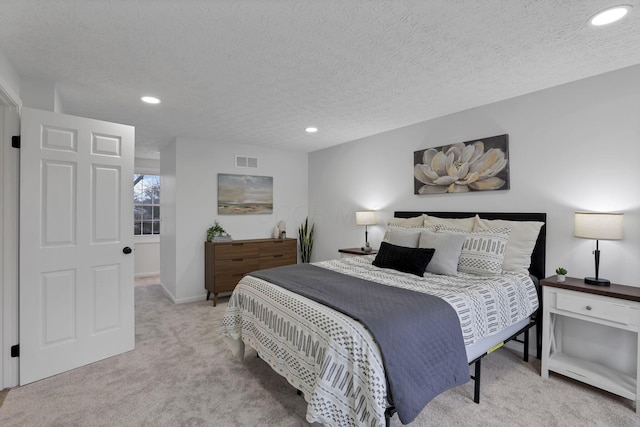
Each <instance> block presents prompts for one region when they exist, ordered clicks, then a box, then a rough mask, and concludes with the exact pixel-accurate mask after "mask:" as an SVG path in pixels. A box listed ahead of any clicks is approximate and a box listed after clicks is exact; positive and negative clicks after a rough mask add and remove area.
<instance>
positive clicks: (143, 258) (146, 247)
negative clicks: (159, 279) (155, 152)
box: [134, 158, 162, 277]
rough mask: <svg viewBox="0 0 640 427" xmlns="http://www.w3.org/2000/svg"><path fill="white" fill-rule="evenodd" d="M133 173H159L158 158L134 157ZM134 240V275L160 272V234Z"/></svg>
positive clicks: (137, 237)
mask: <svg viewBox="0 0 640 427" xmlns="http://www.w3.org/2000/svg"><path fill="white" fill-rule="evenodd" d="M134 173H143V174H149V175H160V160H157V159H141V158H136V159H135V166H134ZM160 192H161V193H162V187H161V188H160ZM160 199H162V194H161V195H160ZM161 212H162V211H161ZM134 241H135V244H134V246H135V252H134V253H135V270H134V271H135V275H136V277H142V276H151V275H155V274H160V236H159V235H155V236H135V238H134Z"/></svg>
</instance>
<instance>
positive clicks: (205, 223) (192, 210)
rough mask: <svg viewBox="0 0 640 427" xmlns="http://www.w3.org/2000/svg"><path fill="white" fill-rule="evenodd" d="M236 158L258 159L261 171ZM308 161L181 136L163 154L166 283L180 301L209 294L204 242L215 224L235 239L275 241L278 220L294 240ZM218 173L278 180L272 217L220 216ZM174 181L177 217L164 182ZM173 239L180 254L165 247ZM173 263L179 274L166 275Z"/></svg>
mask: <svg viewBox="0 0 640 427" xmlns="http://www.w3.org/2000/svg"><path fill="white" fill-rule="evenodd" d="M235 155H245V156H251V157H257V158H258V168H257V169H250V168H236V167H235ZM307 157H308V155H307V153H302V152H295V151H283V150H278V149H272V148H265V147H257V146H252V145H238V144H235V145H231V144H225V143H218V142H213V141H197V140H187V139H182V138H179V139H178V140H177V141H176V142H175V143H173V144H171V145H170V146H169V147H167V148H166V149H165V150H163V151H162V152H161V154H160V159H161V176H162V180H161V186H162V189H163V190H162V196H161V202H162V205H161V212H162V216H163V218H162V228H161V239H162V243H161V268H162V273H161V281H162V283H163V285H164V286H165V288H166V289H167V291H168V293H170V294H172V297H173V298H174V300H175V301H176V302H187V301H193V300H198V299H200V298H204V297H205V296H206V292H205V290H204V243H203V242H204V241H205V238H206V230H207V228H209V227H210V226H211V225H212V224H213V221H214V220H216V219H217V220H218V221H220V223H221V224H222V226H223V227H224V228H225V229H226V230H227V231H228V232H229V233H230V234H231V235H232V237H233V238H234V239H236V240H238V239H255V238H267V237H271V231H272V229H273V227H274V226H275V225H276V224H277V223H278V221H279V220H284V221H285V222H286V224H287V232H288V235H289V236H290V237H295V236H296V234H297V228H298V226H299V224H300V223H301V222H302V221H303V220H304V218H305V217H306V216H307V212H308V208H307V188H308V186H307V182H308V181H307V174H308V161H307ZM173 165H175V166H173ZM219 173H232V174H239V175H260V176H271V177H273V205H274V212H273V214H269V215H218V213H217V186H218V174H219ZM171 180H174V181H175V197H176V199H175V217H174V216H173V212H171V208H170V206H171V204H172V203H173V201H172V200H165V196H164V195H165V194H166V192H167V191H170V190H169V189H168V188H167V187H166V185H168V184H165V182H166V181H171ZM165 202H166V203H167V204H168V206H167V207H166V208H165ZM174 241H175V251H174V249H173V248H165V244H167V245H173V244H174ZM165 249H166V250H165ZM165 262H166V263H168V264H165ZM172 262H175V272H173V271H171V272H169V271H167V270H168V269H169V267H168V265H169V264H170V263H172Z"/></svg>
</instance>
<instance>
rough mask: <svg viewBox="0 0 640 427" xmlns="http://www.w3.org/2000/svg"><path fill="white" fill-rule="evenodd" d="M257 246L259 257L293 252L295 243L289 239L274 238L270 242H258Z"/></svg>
mask: <svg viewBox="0 0 640 427" xmlns="http://www.w3.org/2000/svg"><path fill="white" fill-rule="evenodd" d="M257 246H258V250H259V254H260V257H268V256H273V255H285V254H290V253H292V252H295V250H296V243H295V241H291V240H274V241H272V242H264V243H259V244H258V245H257ZM296 254H297V252H296Z"/></svg>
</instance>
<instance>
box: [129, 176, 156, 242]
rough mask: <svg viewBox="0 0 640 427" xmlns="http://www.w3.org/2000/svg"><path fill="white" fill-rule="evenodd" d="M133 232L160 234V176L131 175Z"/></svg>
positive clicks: (144, 234)
mask: <svg viewBox="0 0 640 427" xmlns="http://www.w3.org/2000/svg"><path fill="white" fill-rule="evenodd" d="M133 234H134V235H136V236H146V235H154V234H160V177H159V176H158V175H144V174H134V175H133Z"/></svg>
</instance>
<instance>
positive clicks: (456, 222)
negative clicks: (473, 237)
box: [424, 215, 475, 231]
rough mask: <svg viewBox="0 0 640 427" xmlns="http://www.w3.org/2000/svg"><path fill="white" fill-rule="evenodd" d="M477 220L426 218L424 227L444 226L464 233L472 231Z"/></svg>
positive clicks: (427, 216) (472, 218)
mask: <svg viewBox="0 0 640 427" xmlns="http://www.w3.org/2000/svg"><path fill="white" fill-rule="evenodd" d="M474 223H475V218H474V217H471V218H438V217H437V216H429V215H425V216H424V225H425V226H430V225H443V226H445V227H450V228H457V229H459V230H463V231H472V230H473V224H474Z"/></svg>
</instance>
